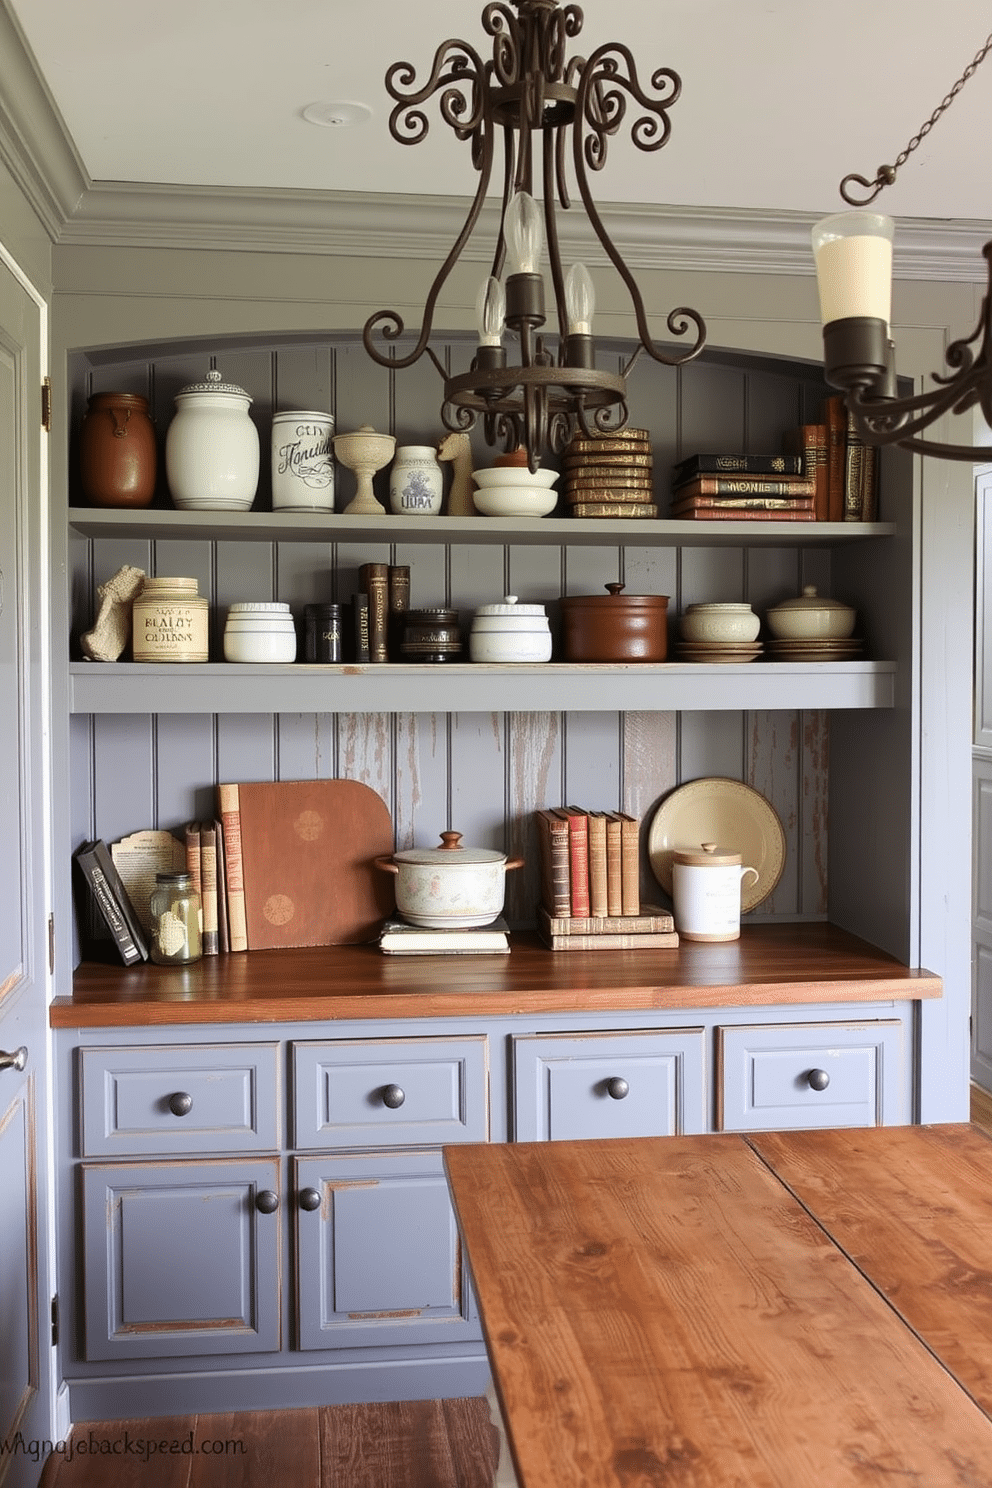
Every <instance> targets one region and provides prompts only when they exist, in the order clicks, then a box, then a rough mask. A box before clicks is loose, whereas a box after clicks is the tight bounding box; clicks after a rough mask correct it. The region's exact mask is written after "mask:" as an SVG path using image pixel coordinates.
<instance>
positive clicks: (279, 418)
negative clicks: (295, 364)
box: [272, 408, 334, 512]
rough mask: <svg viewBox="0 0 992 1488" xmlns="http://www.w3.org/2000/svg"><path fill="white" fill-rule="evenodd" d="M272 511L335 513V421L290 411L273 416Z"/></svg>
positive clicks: (321, 415) (309, 413)
mask: <svg viewBox="0 0 992 1488" xmlns="http://www.w3.org/2000/svg"><path fill="white" fill-rule="evenodd" d="M272 510H273V511H298V512H307V511H325V512H330V511H333V510H334V419H333V418H332V417H331V415H330V414H329V413H316V412H313V411H311V410H308V409H299V408H297V409H290V410H288V411H287V412H284V413H274V414H273V415H272Z"/></svg>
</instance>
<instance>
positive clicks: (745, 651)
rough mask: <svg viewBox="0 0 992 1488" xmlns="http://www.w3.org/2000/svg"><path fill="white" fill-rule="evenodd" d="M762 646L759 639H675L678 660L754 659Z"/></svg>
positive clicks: (731, 660)
mask: <svg viewBox="0 0 992 1488" xmlns="http://www.w3.org/2000/svg"><path fill="white" fill-rule="evenodd" d="M763 649H764V648H763V647H762V644H761V642H760V641H676V642H675V655H676V657H677V658H678V660H679V661H708V662H741V661H754V660H755V658H756V657H758V656H760V655H761V652H762V650H763Z"/></svg>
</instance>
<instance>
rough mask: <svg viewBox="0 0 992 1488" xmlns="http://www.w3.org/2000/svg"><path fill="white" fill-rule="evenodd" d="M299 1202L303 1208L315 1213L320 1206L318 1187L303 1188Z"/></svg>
mask: <svg viewBox="0 0 992 1488" xmlns="http://www.w3.org/2000/svg"><path fill="white" fill-rule="evenodd" d="M299 1204H300V1208H301V1209H306V1210H307V1212H308V1213H311V1214H312V1213H313V1211H314V1210H315V1209H319V1208H320V1192H319V1190H318V1189H316V1188H301V1189H300V1193H299Z"/></svg>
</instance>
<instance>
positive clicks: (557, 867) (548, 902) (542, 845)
mask: <svg viewBox="0 0 992 1488" xmlns="http://www.w3.org/2000/svg"><path fill="white" fill-rule="evenodd" d="M534 824H535V827H536V830H537V845H538V852H539V856H540V863H541V902H542V903H543V904H544V906H545V908H546V909H547V910H548V912H549V913H550V914H554V915H565V916H567V915H570V914H571V912H572V897H571V871H570V869H569V864H568V822H567V821H563V820H562V818H561V817H560V816H559V815H558V814H557V812H555V811H549V810H546V809H542V810H539V811H535V812H534Z"/></svg>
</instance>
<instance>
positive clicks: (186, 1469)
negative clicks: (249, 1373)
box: [41, 1399, 497, 1488]
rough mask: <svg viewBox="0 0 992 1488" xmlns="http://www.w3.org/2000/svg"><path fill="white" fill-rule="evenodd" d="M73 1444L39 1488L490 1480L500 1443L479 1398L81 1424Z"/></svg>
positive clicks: (383, 1487)
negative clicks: (74, 1453)
mask: <svg viewBox="0 0 992 1488" xmlns="http://www.w3.org/2000/svg"><path fill="white" fill-rule="evenodd" d="M153 1446H154V1447H155V1448H156V1450H154V1452H153V1451H152V1450H151V1449H152V1447H153ZM70 1447H74V1448H75V1451H76V1455H74V1456H72V1457H71V1458H70V1455H69V1452H68V1451H67V1452H66V1454H65V1456H63V1457H60V1456H59V1455H57V1454H56V1455H54V1456H52V1457H51V1458H49V1461H48V1464H47V1466H46V1468H45V1472H44V1475H43V1477H42V1480H41V1483H42V1488H491V1485H492V1481H493V1474H494V1472H495V1470H496V1451H497V1446H496V1432H495V1430H494V1429H493V1427H492V1425H491V1424H490V1420H489V1410H488V1407H487V1405H486V1402H485V1400H482V1399H472V1400H422V1401H410V1402H403V1403H402V1404H398V1405H334V1406H324V1407H322V1408H320V1409H316V1410H299V1411H244V1412H239V1413H237V1414H231V1415H212V1416H166V1417H160V1418H156V1419H154V1420H142V1421H110V1422H92V1423H89V1424H87V1423H85V1422H84V1423H82V1424H80V1425H77V1426H74V1427H73V1430H72V1435H71V1437H70Z"/></svg>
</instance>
